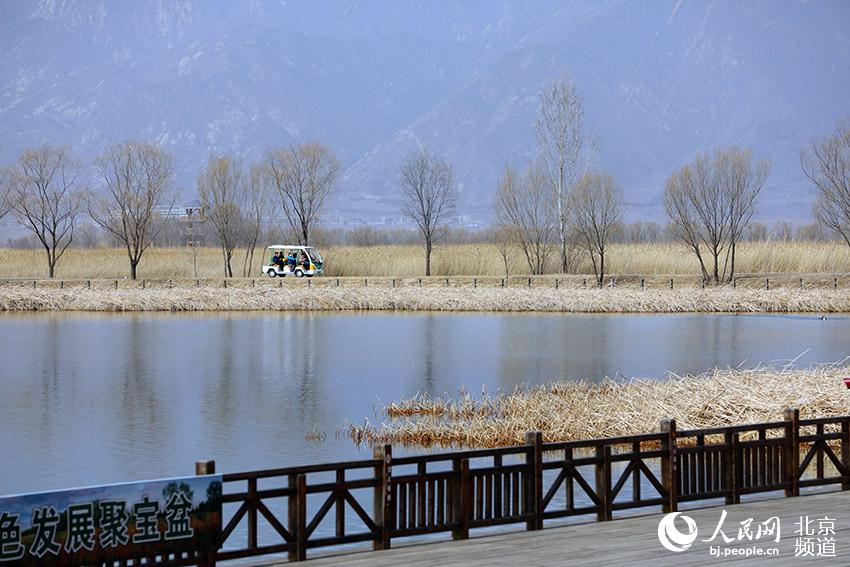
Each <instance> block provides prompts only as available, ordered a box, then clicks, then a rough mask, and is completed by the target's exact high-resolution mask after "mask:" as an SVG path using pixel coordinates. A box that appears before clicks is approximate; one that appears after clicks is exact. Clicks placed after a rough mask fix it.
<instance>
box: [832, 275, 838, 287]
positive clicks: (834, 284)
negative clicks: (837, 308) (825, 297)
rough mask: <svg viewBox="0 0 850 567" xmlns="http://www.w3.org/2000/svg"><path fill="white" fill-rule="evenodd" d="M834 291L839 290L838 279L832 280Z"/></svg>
mask: <svg viewBox="0 0 850 567" xmlns="http://www.w3.org/2000/svg"><path fill="white" fill-rule="evenodd" d="M832 289H838V278H832Z"/></svg>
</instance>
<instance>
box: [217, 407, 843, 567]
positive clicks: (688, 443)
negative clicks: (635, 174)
mask: <svg viewBox="0 0 850 567" xmlns="http://www.w3.org/2000/svg"><path fill="white" fill-rule="evenodd" d="M209 463H211V462H209ZM211 466H214V465H211ZM202 472H205V473H208V472H212V471H211V470H210V468H209V466H207V467H205V468H203V469H202ZM223 481H224V496H223V503H224V506H225V515H224V528H223V530H222V538H221V544H222V549H221V550H220V551H219V553H218V555H217V559H218V560H219V561H222V560H227V559H236V558H241V557H249V556H256V555H264V554H271V553H283V552H287V553H288V556H289V559H290V560H296V561H297V560H303V559H305V558H306V557H307V550H308V549H314V548H319V547H326V546H342V545H347V544H353V543H355V542H364V541H371V542H372V546H373V548H374V549H387V548H389V547H390V544H391V541H392V540H393V539H394V538H400V537H407V536H416V535H422V534H434V533H440V532H447V533H451V537H452V538H453V539H465V538H467V537H469V532H470V530H473V529H476V528H482V527H487V526H495V525H501V524H511V523H524V524H525V525H526V529H529V530H536V529H541V528H542V527H543V525H544V521H546V520H553V519H556V518H564V517H568V516H582V515H585V516H587V515H589V516H591V517H593V516H595V517H596V519H597V520H599V521H607V520H611V519H612V518H614V517H615V513H617V512H620V511H624V510H631V509H637V508H643V507H656V508H660V509H661V510H663V511H665V512H670V511H675V510H676V509H677V507H678V505H679V503H681V502H694V501H700V500H711V499H720V498H722V499H724V500H725V502H726V503H728V504H733V503H737V502H739V501H740V498H741V496H742V495H747V494H753V493H758V492H771V491H783V493H784V494H785V495H786V496H797V495H799V494H800V489H801V488H804V487H811V486H820V485H829V484H835V485H840V486H841V488H842V489H844V490H846V489H848V488H850V416H842V417H832V418H821V419H806V420H801V419H799V414H798V412H797V410H786V413H785V419H784V420H783V421H777V422H773V423H760V424H751V425H740V426H732V427H718V428H712V429H699V430H682V431H679V430H677V429H676V423H675V421H673V420H666V421H664V422H662V424H661V430H660V431H659V432H657V433H647V434H643V435H632V436H625V437H614V438H604V439H592V440H585V441H569V442H557V443H543V442H542V436H541V434H540V433H538V432H533V433H529V434H527V436H526V444H525V445H518V446H512V447H501V448H496V449H480V450H470V451H456V452H447V453H437V454H429V455H419V456H404V457H400V458H394V457H393V454H392V447H391V446H390V445H383V446H380V447H376V448H375V452H374V458H372V459H366V460H361V461H349V462H341V463H333V464H326V465H316V466H305V467H291V468H283V469H274V470H265V471H254V472H244V473H235V474H226V475H224V477H223ZM266 485H267V486H266ZM228 506H229V507H231V509H230V511H229V512H228V508H227V507H228ZM261 520H262V521H263V522H265V523H266V525H267V529H266V530H265V532H264V533H263V539H264V541H260V539H261V538H260V529H259V527H258V526H259V523H260V521H261Z"/></svg>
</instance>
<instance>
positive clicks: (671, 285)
mask: <svg viewBox="0 0 850 567" xmlns="http://www.w3.org/2000/svg"><path fill="white" fill-rule="evenodd" d="M670 289H673V278H670Z"/></svg>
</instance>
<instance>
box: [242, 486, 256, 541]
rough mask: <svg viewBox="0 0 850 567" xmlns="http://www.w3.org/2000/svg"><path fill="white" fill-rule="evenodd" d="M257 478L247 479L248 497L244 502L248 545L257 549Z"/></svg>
mask: <svg viewBox="0 0 850 567" xmlns="http://www.w3.org/2000/svg"><path fill="white" fill-rule="evenodd" d="M258 500H259V497H258V496H257V479H256V478H249V479H248V497H247V498H246V499H245V503H246V504H247V505H248V513H247V514H246V516H247V517H248V547H249V548H250V549H257V501H258Z"/></svg>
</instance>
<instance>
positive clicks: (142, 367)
mask: <svg viewBox="0 0 850 567" xmlns="http://www.w3.org/2000/svg"><path fill="white" fill-rule="evenodd" d="M805 351H807V352H806V354H804V355H803V356H802V357H801V358H800V359H799V361H798V362H797V364H798V365H800V366H808V365H813V364H816V363H819V362H834V361H836V360H840V359H842V358H844V357H845V356H847V355H848V354H850V319H848V318H842V317H830V318H828V319H826V320H821V319H820V318H819V317H808V316H733V315H626V316H615V315H562V314H516V315H504V314H386V313H371V314H369V313H367V314H364V313H341V314H337V313H335V314H315V313H313V314H293V315H281V314H279V313H274V314H267V315H263V314H261V315H258V314H206V315H186V314H132V315H118V314H103V315H95V314H26V315H8V314H6V315H2V316H0V360H2V364H0V385H2V397H0V416H2V420H3V432H2V434H0V455H2V457H0V494H9V493H17V492H25V491H40V490H48V489H54V488H63V487H70V486H79V485H90V484H99V483H109V482H118V481H128V480H136V479H143V478H152V477H166V476H180V475H189V474H192V473H193V472H194V462H195V461H196V460H199V459H215V460H216V461H217V464H218V469H219V470H220V471H222V472H231V471H237V470H250V469H256V468H265V467H280V466H287V465H294V464H306V463H317V462H324V461H335V460H344V459H348V458H358V457H361V458H362V457H363V456H364V455H370V454H371V451H369V450H367V449H359V450H358V449H357V448H356V447H354V445H353V444H352V443H351V441H350V440H348V439H347V438H346V437H345V436H344V435H338V434H337V432H338V431H339V430H341V429H344V427H345V425H346V424H347V423H351V422H355V423H360V422H362V421H363V420H364V419H369V420H371V421H373V422H374V421H380V419H381V418H380V416H376V410H377V409H378V408H379V407H380V406H381V400H386V401H390V400H395V399H398V398H400V397H402V396H408V395H412V394H414V393H416V392H425V393H428V394H432V395H438V394H442V393H450V394H453V393H456V392H457V391H458V390H459V389H460V388H461V387H465V388H466V389H467V390H470V391H472V392H479V391H480V390H481V389H482V388H483V387H486V388H487V390H488V391H495V390H497V389H502V390H512V389H513V388H514V387H515V386H517V385H519V384H524V383H531V384H534V383H541V382H546V381H551V380H555V379H558V378H561V377H570V378H579V377H589V378H592V379H598V378H600V377H603V376H615V375H622V376H626V377H630V376H663V374H664V373H665V372H666V371H668V370H669V371H673V372H677V373H686V372H700V371H703V370H706V369H708V368H711V367H714V366H738V365H742V364H743V366H753V365H755V364H757V363H770V364H776V365H779V364H784V363H786V362H787V361H788V360H789V359H792V358H795V357H796V356H797V355H799V354H801V353H803V352H805ZM311 431H320V432H324V433H325V434H326V435H327V437H326V439H325V440H324V441H309V440H307V439H305V434H306V433H308V432H311Z"/></svg>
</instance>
